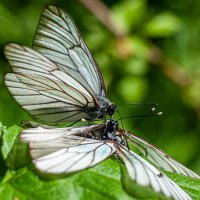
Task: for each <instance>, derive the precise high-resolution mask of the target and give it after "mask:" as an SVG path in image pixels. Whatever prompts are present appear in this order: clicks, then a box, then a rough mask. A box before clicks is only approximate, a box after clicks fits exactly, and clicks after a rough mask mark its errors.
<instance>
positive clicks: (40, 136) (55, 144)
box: [20, 120, 200, 200]
mask: <svg viewBox="0 0 200 200" xmlns="http://www.w3.org/2000/svg"><path fill="white" fill-rule="evenodd" d="M124 137H127V138H128V140H129V141H130V143H131V144H132V145H134V146H135V147H136V148H137V149H138V150H139V151H141V152H142V153H143V154H144V156H146V158H147V159H148V160H149V161H150V162H151V163H153V164H154V165H155V166H157V167H159V168H162V169H164V170H167V171H170V172H175V173H178V174H182V175H186V176H190V177H194V178H198V179H199V178H200V176H199V175H197V174H196V173H194V172H192V171H191V170H189V169H187V168H186V167H184V166H183V165H181V164H180V163H178V162H177V161H175V160H174V159H172V158H171V157H169V156H168V155H166V154H165V153H164V152H162V151H161V150H159V149H157V148H155V147H154V146H152V145H151V144H149V143H147V142H146V141H144V140H142V139H140V138H138V137H137V136H135V135H132V134H129V133H128V132H125V131H124V130H122V129H119V128H118V123H117V122H116V121H114V120H107V121H106V122H105V123H101V124H97V125H91V126H82V127H67V128H55V127H48V128H43V127H37V128H30V129H25V130H23V132H22V133H21V135H20V138H21V140H22V141H23V142H27V143H29V147H30V155H31V157H32V159H33V163H34V165H35V166H36V168H37V169H38V170H40V171H41V172H44V173H47V174H57V175H58V174H69V173H73V172H78V171H81V170H84V169H87V168H89V167H92V166H94V165H96V164H98V163H100V162H101V161H103V160H105V159H107V158H108V157H110V156H111V155H112V154H117V155H118V156H119V157H120V158H121V159H122V160H123V162H124V164H125V166H126V168H127V171H128V174H129V176H130V178H131V179H132V180H133V181H135V182H136V183H137V184H140V185H143V186H150V187H151V188H152V189H153V190H154V191H155V192H159V193H161V194H163V195H164V196H166V197H168V198H172V199H176V200H191V197H189V196H188V195H187V194H186V193H185V192H184V191H183V190H182V189H181V188H180V187H179V186H178V185H177V184H176V183H174V182H173V181H172V180H170V179H169V178H168V177H167V176H166V175H165V174H164V173H162V172H160V171H159V170H158V169H157V168H155V167H154V166H153V165H152V164H150V163H149V162H148V161H147V160H145V159H143V158H142V157H140V156H139V155H137V154H136V153H135V152H133V151H131V150H130V149H129V148H127V145H126V142H125V140H124Z"/></svg>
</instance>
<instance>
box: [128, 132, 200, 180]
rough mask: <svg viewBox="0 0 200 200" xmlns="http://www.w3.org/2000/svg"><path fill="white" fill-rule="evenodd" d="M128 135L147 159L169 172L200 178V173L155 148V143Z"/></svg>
mask: <svg viewBox="0 0 200 200" xmlns="http://www.w3.org/2000/svg"><path fill="white" fill-rule="evenodd" d="M127 136H128V138H129V139H130V141H131V142H132V144H133V145H134V146H135V147H137V148H138V149H139V150H140V151H141V153H143V154H144V156H146V157H147V159H148V160H149V161H151V162H152V163H153V164H155V165H156V166H158V167H160V168H162V169H164V170H166V171H169V172H175V173H177V174H182V175H185V176H190V177H193V178H198V179H200V176H199V175H198V174H196V173H195V172H193V171H192V170H190V169H188V168H186V167H185V166H183V165H182V164H180V163H179V162H177V161H175V160H174V159H173V158H171V157H170V156H169V155H167V154H165V153H164V152H163V151H161V150H159V149H157V148H155V147H154V146H153V145H151V144H149V143H148V142H146V141H144V140H142V139H140V138H139V137H136V136H135V135H132V134H127Z"/></svg>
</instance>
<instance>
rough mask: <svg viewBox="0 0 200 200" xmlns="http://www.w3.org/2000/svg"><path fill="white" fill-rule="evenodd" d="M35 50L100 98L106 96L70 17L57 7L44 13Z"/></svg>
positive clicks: (49, 7) (101, 80) (95, 65)
mask: <svg viewBox="0 0 200 200" xmlns="http://www.w3.org/2000/svg"><path fill="white" fill-rule="evenodd" d="M33 48H34V49H36V50H37V51H39V52H41V53H42V54H43V55H44V56H45V57H47V58H49V59H50V60H51V61H53V62H54V63H55V64H56V65H57V66H59V67H60V69H62V70H63V71H65V72H67V73H69V74H70V75H71V76H72V77H74V78H75V79H77V80H80V81H81V83H82V84H83V85H84V86H85V87H86V88H87V89H88V90H91V89H92V91H93V93H95V94H96V95H97V96H105V88H104V82H103V78H102V76H101V73H100V71H99V68H98V66H97V64H96V63H95V61H94V59H93V57H92V55H91V54H90V52H89V50H88V48H87V46H86V44H85V43H84V41H83V39H82V37H81V35H80V33H79V31H78V29H77V28H76V26H75V24H74V22H73V20H72V19H71V17H70V16H69V15H68V14H66V13H65V12H64V11H63V10H62V9H60V8H57V7H56V6H51V5H50V6H48V7H47V8H45V9H44V10H43V12H42V15H41V17H40V21H39V24H38V27H37V31H36V34H35V38H34V41H33Z"/></svg>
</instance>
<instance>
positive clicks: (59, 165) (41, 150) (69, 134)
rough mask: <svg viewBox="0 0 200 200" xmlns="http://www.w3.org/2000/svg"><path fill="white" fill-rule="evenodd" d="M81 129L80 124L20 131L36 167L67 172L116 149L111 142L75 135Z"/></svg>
mask: <svg viewBox="0 0 200 200" xmlns="http://www.w3.org/2000/svg"><path fill="white" fill-rule="evenodd" d="M80 129H81V127H80V128H78V129H77V130H76V128H75V129H73V128H72V129H71V130H70V129H68V128H55V129H44V128H33V129H27V130H24V131H23V132H22V135H21V140H22V141H25V142H28V143H29V147H30V154H31V157H32V159H33V163H34V164H35V166H36V168H37V169H38V170H40V171H42V172H45V173H51V174H67V173H72V172H77V171H80V170H84V169H87V168H89V167H92V166H94V165H96V164H98V163H100V162H101V161H103V160H105V159H106V158H108V157H109V156H111V155H112V154H113V153H114V152H115V151H116V149H115V147H114V145H113V144H112V143H108V142H104V141H98V140H95V139H87V138H85V137H80V136H77V135H76V133H79V132H80V131H81V130H80ZM83 131H85V130H84V129H83ZM74 134H75V135H74ZM45 138H46V140H45Z"/></svg>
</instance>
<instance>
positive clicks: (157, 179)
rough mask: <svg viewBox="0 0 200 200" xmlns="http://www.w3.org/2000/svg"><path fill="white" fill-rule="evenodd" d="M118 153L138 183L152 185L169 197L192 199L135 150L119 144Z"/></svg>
mask: <svg viewBox="0 0 200 200" xmlns="http://www.w3.org/2000/svg"><path fill="white" fill-rule="evenodd" d="M117 154H118V155H119V156H120V157H121V158H122V160H123V161H124V163H125V165H126V168H127V171H128V174H129V176H130V178H131V179H132V180H133V181H135V182H136V183H137V184H140V185H143V186H150V187H151V188H152V189H153V190H154V191H155V192H159V193H161V194H163V195H164V196H166V197H168V198H172V199H175V200H192V199H191V197H189V196H188V195H187V194H186V193H185V192H184V191H183V190H182V189H181V188H180V187H179V186H178V185H177V184H176V183H174V182H173V181H171V180H170V179H169V178H168V177H167V176H166V175H164V174H163V173H162V172H160V171H159V170H157V169H156V168H155V167H154V166H153V165H151V164H150V163H149V162H147V161H146V160H145V159H143V158H142V157H140V156H139V155H137V154H136V153H134V152H133V151H131V150H128V149H127V148H126V147H124V146H119V148H118V150H117Z"/></svg>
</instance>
